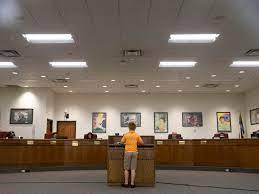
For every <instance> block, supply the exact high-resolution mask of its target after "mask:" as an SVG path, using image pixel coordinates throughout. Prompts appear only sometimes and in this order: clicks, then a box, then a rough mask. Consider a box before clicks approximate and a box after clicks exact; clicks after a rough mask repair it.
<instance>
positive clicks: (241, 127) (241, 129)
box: [239, 113, 245, 139]
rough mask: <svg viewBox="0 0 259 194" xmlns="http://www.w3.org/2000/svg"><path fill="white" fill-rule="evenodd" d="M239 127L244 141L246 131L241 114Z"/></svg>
mask: <svg viewBox="0 0 259 194" xmlns="http://www.w3.org/2000/svg"><path fill="white" fill-rule="evenodd" d="M239 127H240V137H241V138H242V139H243V138H244V134H245V129H244V125H243V121H242V116H241V113H240V115H239Z"/></svg>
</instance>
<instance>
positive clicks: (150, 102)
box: [54, 94, 245, 139]
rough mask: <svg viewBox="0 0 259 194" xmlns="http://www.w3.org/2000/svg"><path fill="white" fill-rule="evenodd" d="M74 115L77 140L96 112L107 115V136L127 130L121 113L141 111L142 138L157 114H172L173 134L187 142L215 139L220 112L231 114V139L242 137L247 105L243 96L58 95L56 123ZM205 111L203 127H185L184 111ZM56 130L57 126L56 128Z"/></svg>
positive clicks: (89, 124) (157, 135)
mask: <svg viewBox="0 0 259 194" xmlns="http://www.w3.org/2000/svg"><path fill="white" fill-rule="evenodd" d="M65 111H66V112H68V113H69V114H70V119H69V120H76V121H77V133H76V136H77V138H83V135H84V134H86V133H88V132H89V131H91V129H92V126H91V125H92V120H91V119H92V118H91V117H92V115H91V114H92V112H98V111H100V112H107V128H108V129H107V134H98V137H101V138H107V136H108V135H114V133H115V132H119V133H120V134H122V133H125V132H126V131H127V129H126V128H121V127H120V113H121V112H141V121H142V127H140V128H138V129H137V131H138V132H139V133H140V134H141V135H153V134H154V132H153V128H154V126H153V125H154V118H153V113H154V112H168V119H169V132H170V133H171V132H172V131H175V132H178V133H181V134H182V136H183V137H184V138H186V139H195V138H211V137H212V136H213V134H214V133H215V132H216V131H217V120H216V112H217V111H218V112H221V111H222V112H223V111H227V112H231V116H232V133H230V134H229V136H230V138H239V131H240V128H239V114H240V113H242V115H243V117H244V115H245V114H244V112H245V104H244V95H242V94H156V95H137V94H125V95H122V94H121V95H119V94H117V95H116V94H114V95H112V94H109V95H76V94H56V95H55V116H56V119H55V120H63V119H64V112H65ZM186 111H187V112H188V111H190V112H192V111H194V112H203V127H200V128H184V127H182V112H186ZM54 127H55V125H54ZM155 136H156V138H167V134H155Z"/></svg>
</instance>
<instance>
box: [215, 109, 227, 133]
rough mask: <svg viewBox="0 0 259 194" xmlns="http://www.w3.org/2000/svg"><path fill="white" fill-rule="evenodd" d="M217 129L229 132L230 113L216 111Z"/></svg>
mask: <svg viewBox="0 0 259 194" xmlns="http://www.w3.org/2000/svg"><path fill="white" fill-rule="evenodd" d="M216 114H217V131H218V132H231V113H230V112H217V113H216Z"/></svg>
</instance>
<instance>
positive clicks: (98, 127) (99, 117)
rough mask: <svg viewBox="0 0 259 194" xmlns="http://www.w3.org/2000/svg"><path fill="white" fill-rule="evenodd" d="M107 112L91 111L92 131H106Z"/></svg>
mask: <svg viewBox="0 0 259 194" xmlns="http://www.w3.org/2000/svg"><path fill="white" fill-rule="evenodd" d="M106 121H107V114H106V113H105V112H93V113H92V132H93V133H106V127H107V123H106Z"/></svg>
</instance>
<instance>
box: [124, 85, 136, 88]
mask: <svg viewBox="0 0 259 194" xmlns="http://www.w3.org/2000/svg"><path fill="white" fill-rule="evenodd" d="M125 88H138V85H137V84H126V85H125Z"/></svg>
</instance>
